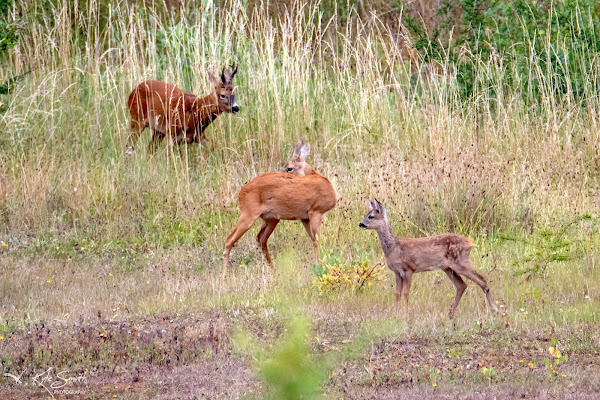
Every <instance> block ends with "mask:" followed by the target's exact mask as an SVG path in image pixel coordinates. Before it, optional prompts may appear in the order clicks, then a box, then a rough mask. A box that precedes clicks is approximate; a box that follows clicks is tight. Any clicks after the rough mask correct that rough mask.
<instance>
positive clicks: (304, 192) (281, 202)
mask: <svg viewBox="0 0 600 400" xmlns="http://www.w3.org/2000/svg"><path fill="white" fill-rule="evenodd" d="M309 153H310V144H309V143H302V142H299V143H298V145H296V149H295V150H294V155H293V156H292V159H291V160H290V161H289V162H288V163H287V164H286V166H285V167H284V169H285V170H286V171H288V168H291V169H292V170H291V171H289V172H270V173H267V174H263V175H259V176H257V177H256V178H254V179H252V180H251V181H250V182H248V183H247V184H245V185H244V187H242V190H240V194H239V203H240V211H241V214H240V217H239V219H238V222H237V224H236V226H235V228H234V229H233V232H231V234H230V235H229V236H228V237H227V240H226V241H225V250H224V251H223V277H225V275H227V265H228V263H229V253H230V252H231V249H232V248H233V246H234V245H235V243H236V242H237V241H238V240H239V239H240V238H241V237H242V235H244V233H246V232H247V231H248V230H249V229H250V228H251V227H252V225H253V224H254V221H256V220H257V219H258V218H261V219H262V227H261V228H260V231H259V232H258V235H257V236H256V241H257V242H258V243H259V244H260V246H261V249H262V252H263V254H264V255H265V259H266V260H267V263H268V264H269V266H270V267H273V260H272V259H271V255H270V254H269V250H268V248H267V241H268V240H269V237H270V236H271V234H272V233H273V230H275V227H276V226H277V224H278V223H279V221H280V220H282V219H283V220H301V221H302V224H303V225H304V229H306V233H308V236H310V238H311V240H312V241H313V247H314V251H315V259H316V260H317V261H318V259H319V243H318V236H319V233H320V231H321V222H322V221H323V217H324V216H325V214H326V213H327V212H328V211H330V210H331V209H332V208H333V207H335V204H336V202H337V198H336V194H335V190H334V189H333V185H332V184H331V182H329V179H327V178H325V177H324V176H322V175H319V174H318V173H316V172H315V170H314V169H313V168H312V167H311V166H310V165H308V164H306V161H305V160H306V157H307V156H308V154H309ZM296 156H297V157H296ZM295 158H297V161H298V162H299V163H300V164H303V166H302V167H300V166H299V165H298V166H296V167H297V168H295V167H294V166H293V165H292V164H290V163H294V161H293V160H294V159H295ZM306 168H308V169H306ZM307 171H309V172H310V174H307Z"/></svg>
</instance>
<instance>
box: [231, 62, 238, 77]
mask: <svg viewBox="0 0 600 400" xmlns="http://www.w3.org/2000/svg"><path fill="white" fill-rule="evenodd" d="M230 67H231V74H230V75H229V81H230V82H231V81H232V80H233V77H234V76H235V73H236V72H237V70H238V67H237V65H236V64H235V61H234V62H233V63H232V64H231V65H230Z"/></svg>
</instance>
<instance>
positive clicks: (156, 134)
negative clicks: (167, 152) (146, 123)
mask: <svg viewBox="0 0 600 400" xmlns="http://www.w3.org/2000/svg"><path fill="white" fill-rule="evenodd" d="M164 137H165V134H164V133H162V132H160V131H157V130H155V129H152V140H151V141H150V143H149V145H148V149H149V150H150V152H151V153H154V152H156V149H157V148H158V143H159V142H160V141H161V140H162V139H163V138H164Z"/></svg>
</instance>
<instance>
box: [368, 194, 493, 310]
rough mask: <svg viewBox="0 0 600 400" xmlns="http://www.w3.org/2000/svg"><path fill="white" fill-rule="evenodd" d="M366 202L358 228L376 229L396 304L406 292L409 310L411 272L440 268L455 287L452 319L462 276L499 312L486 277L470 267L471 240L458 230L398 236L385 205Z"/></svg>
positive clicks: (459, 292)
mask: <svg viewBox="0 0 600 400" xmlns="http://www.w3.org/2000/svg"><path fill="white" fill-rule="evenodd" d="M365 201H366V203H367V207H368V208H369V211H368V213H367V214H366V215H365V217H364V219H363V220H362V222H361V223H360V224H359V227H360V228H362V229H374V230H375V231H376V232H377V235H378V236H379V241H380V242H381V247H382V248H383V253H384V254H385V262H386V264H387V266H388V268H389V269H391V270H392V271H393V272H394V275H395V276H396V306H398V303H399V301H400V298H401V296H402V295H404V304H405V309H408V294H409V292H410V284H411V280H412V274H415V273H417V272H424V271H435V270H438V269H441V270H442V271H444V272H445V273H446V275H447V276H448V278H450V280H451V281H452V283H453V284H454V286H455V287H456V296H455V297H454V302H453V303H452V304H451V305H450V312H449V316H450V318H453V317H454V312H455V311H456V308H457V307H458V302H459V301H460V299H461V297H462V295H463V293H464V291H465V289H466V288H467V284H466V283H465V281H464V280H463V279H462V278H461V275H462V276H465V277H467V278H469V279H470V280H472V281H473V282H475V283H476V284H477V285H478V286H479V287H480V288H481V289H482V290H483V292H484V293H485V297H486V299H487V302H488V304H489V306H490V308H491V309H492V311H494V312H496V311H497V308H496V305H495V304H494V302H493V301H492V296H491V295H490V289H489V288H488V285H487V281H486V279H485V278H484V277H483V276H482V275H481V274H479V273H478V272H477V271H475V270H474V269H473V267H472V266H471V260H470V258H469V255H470V253H471V248H472V247H473V241H472V240H471V239H469V238H468V237H465V236H462V235H457V234H455V233H444V234H441V235H436V236H429V237H423V238H401V237H397V236H396V235H395V234H394V231H393V230H392V227H391V225H390V223H389V221H388V219H387V215H386V211H385V207H383V205H382V204H381V203H380V202H379V201H378V200H377V199H375V203H373V202H372V201H371V200H368V199H365Z"/></svg>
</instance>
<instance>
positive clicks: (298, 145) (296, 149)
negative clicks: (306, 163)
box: [292, 140, 304, 158]
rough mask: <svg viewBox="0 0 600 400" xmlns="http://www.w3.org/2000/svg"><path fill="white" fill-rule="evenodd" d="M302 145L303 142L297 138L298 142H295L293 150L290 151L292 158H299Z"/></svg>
mask: <svg viewBox="0 0 600 400" xmlns="http://www.w3.org/2000/svg"><path fill="white" fill-rule="evenodd" d="M303 145H304V143H302V140H299V141H298V143H296V147H294V152H293V153H292V158H300V152H301V151H302V146H303Z"/></svg>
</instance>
